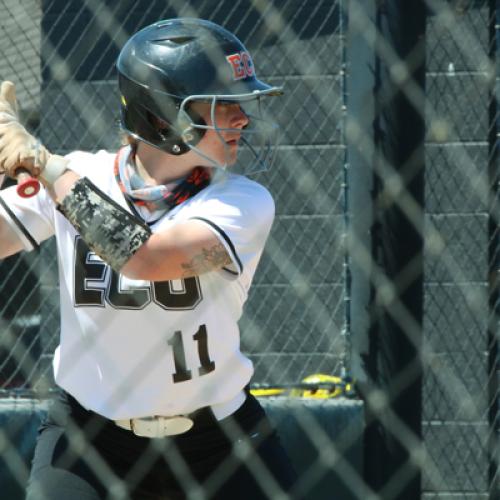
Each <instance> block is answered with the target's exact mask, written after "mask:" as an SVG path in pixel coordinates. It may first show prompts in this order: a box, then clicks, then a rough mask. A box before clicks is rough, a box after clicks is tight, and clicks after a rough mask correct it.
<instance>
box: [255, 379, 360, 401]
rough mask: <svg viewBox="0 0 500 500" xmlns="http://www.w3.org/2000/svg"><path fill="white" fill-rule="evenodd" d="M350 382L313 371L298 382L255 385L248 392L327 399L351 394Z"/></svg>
mask: <svg viewBox="0 0 500 500" xmlns="http://www.w3.org/2000/svg"><path fill="white" fill-rule="evenodd" d="M352 390H353V387H352V384H351V383H349V382H347V383H346V382H345V381H344V380H342V379H341V378H340V377H335V376H333V375H327V374H324V373H315V374H313V375H308V376H307V377H306V378H304V379H303V380H302V382H300V383H298V384H290V385H276V386H265V387H264V386H261V387H255V388H253V389H251V390H250V392H251V393H252V394H253V395H254V396H256V397H267V396H283V395H286V396H289V397H293V398H316V399H327V398H336V397H339V396H343V395H344V396H352Z"/></svg>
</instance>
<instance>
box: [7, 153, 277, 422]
mask: <svg viewBox="0 0 500 500" xmlns="http://www.w3.org/2000/svg"><path fill="white" fill-rule="evenodd" d="M68 158H69V159H70V160H71V163H70V165H69V167H70V168H71V169H72V170H74V171H75V172H77V173H79V174H80V175H82V176H86V177H88V178H89V179H90V180H91V181H92V182H93V183H94V184H96V185H97V186H98V187H99V188H100V189H101V190H102V191H104V192H105V193H106V194H108V195H109V196H110V197H111V198H113V199H114V200H115V201H116V202H118V203H119V204H120V205H121V206H123V207H124V208H125V209H126V210H129V211H130V209H129V207H128V205H127V202H126V200H125V198H124V196H123V194H122V193H121V191H120V188H119V186H118V184H117V182H116V180H115V177H114V172H113V162H114V158H115V155H114V154H113V153H109V152H106V151H100V152H98V153H96V154H91V153H83V152H75V153H71V154H70V155H68ZM0 195H1V197H2V198H3V199H4V201H5V202H6V205H7V206H8V207H9V209H10V212H11V213H10V214H9V213H8V211H6V210H5V209H4V208H2V207H0V211H1V212H2V215H3V216H4V217H5V219H6V220H7V221H9V223H10V224H11V226H12V228H13V229H14V230H15V231H16V232H17V233H18V234H19V237H20V238H21V240H22V241H23V243H24V245H25V248H26V249H27V250H31V249H33V241H30V240H31V239H33V240H35V242H41V241H43V240H45V239H47V238H49V237H50V236H52V235H55V236H56V241H57V254H58V264H59V277H60V296H61V337H60V343H59V346H58V348H57V350H56V352H55V355H54V375H55V380H56V382H57V384H58V385H59V386H60V387H62V388H63V389H65V390H66V391H68V392H69V393H70V394H71V395H72V396H74V397H75V398H76V399H77V400H78V401H79V402H80V403H81V404H82V405H83V406H84V407H86V408H87V409H90V410H93V411H95V412H97V413H100V414H101V415H104V416H105V417H107V418H111V419H127V418H134V417H142V416H148V415H176V414H186V413H190V412H192V411H194V410H195V409H198V408H201V407H204V406H208V405H212V404H217V403H223V402H225V401H227V400H229V399H231V398H232V397H234V396H235V395H236V394H237V393H238V391H240V390H241V389H242V388H243V387H244V386H245V385H247V384H248V382H249V380H250V378H251V376H252V373H253V367H252V363H251V361H250V360H249V359H248V358H247V357H245V356H244V355H243V354H242V353H241V351H240V335H239V329H238V325H237V322H238V320H239V318H240V317H241V314H242V308H243V304H244V303H245V300H246V298H247V292H248V289H249V287H250V284H251V281H252V278H253V275H254V272H255V269H256V266H257V264H258V261H259V259H260V256H261V254H262V250H263V248H264V243H265V241H266V238H267V236H268V234H269V230H270V228H271V225H272V221H273V218H274V203H273V200H272V198H271V196H270V194H269V192H268V191H267V190H266V189H265V188H264V187H263V186H261V185H260V184H258V183H256V182H254V181H251V180H249V179H247V178H245V177H242V176H238V175H234V174H231V173H228V174H227V175H225V176H221V178H220V179H217V178H216V179H215V180H214V181H213V182H212V183H211V184H210V185H209V186H208V187H206V188H205V189H204V190H202V191H201V192H199V193H198V194H197V195H195V196H193V197H192V198H190V199H188V200H187V201H185V202H184V203H182V204H181V205H179V206H177V207H175V208H174V209H172V210H171V211H170V212H168V213H167V214H166V215H165V216H163V217H162V218H161V219H160V220H159V221H157V222H156V223H154V224H153V225H152V226H151V229H152V231H153V232H155V231H159V230H161V229H163V228H166V227H168V226H169V225H171V224H177V223H179V222H182V221H186V220H188V219H196V220H198V221H199V222H200V224H205V225H206V226H207V227H208V228H210V229H211V230H212V231H213V232H214V234H215V235H216V236H217V237H218V238H219V240H220V241H221V243H222V244H223V245H224V247H225V248H226V250H227V252H228V254H229V255H230V256H231V259H232V264H231V265H230V266H228V267H227V268H224V269H222V270H219V271H213V272H209V273H206V274H203V275H201V276H199V277H194V278H188V279H184V280H175V281H170V282H149V281H139V280H131V279H128V278H126V277H124V276H121V275H119V274H118V273H116V272H114V271H113V270H112V269H111V268H110V267H109V266H108V265H107V264H105V263H104V262H103V261H102V260H101V259H100V258H99V257H97V256H96V255H95V254H94V253H93V252H91V251H90V250H89V249H88V247H87V246H86V244H85V243H84V242H83V240H82V239H81V238H80V236H79V235H78V233H77V232H76V230H75V229H74V228H73V226H72V225H71V224H70V223H69V222H68V221H67V220H66V219H65V218H64V217H63V216H62V214H60V213H59V212H58V211H57V210H56V208H55V205H54V203H53V201H52V200H51V198H50V197H49V196H48V195H47V194H46V192H45V191H44V190H43V189H42V190H41V191H40V193H39V194H38V195H37V196H35V197H32V198H28V199H23V198H20V197H19V196H17V194H16V192H15V188H13V187H12V188H7V189H5V190H3V191H1V193H0ZM16 219H17V220H16Z"/></svg>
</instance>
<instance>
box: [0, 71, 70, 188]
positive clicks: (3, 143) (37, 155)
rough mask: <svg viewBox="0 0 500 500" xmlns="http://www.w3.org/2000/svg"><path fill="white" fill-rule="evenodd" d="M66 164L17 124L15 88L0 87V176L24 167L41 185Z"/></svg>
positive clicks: (5, 84) (13, 172) (9, 174)
mask: <svg viewBox="0 0 500 500" xmlns="http://www.w3.org/2000/svg"><path fill="white" fill-rule="evenodd" d="M66 165H67V161H66V160H65V159H64V158H63V157H62V156H58V155H52V154H51V153H50V152H49V151H48V150H47V148H46V147H45V146H43V144H41V142H40V141H39V140H38V139H36V138H35V137H33V136H32V135H31V134H30V133H29V132H28V131H27V130H26V129H25V128H24V127H23V126H22V125H21V123H20V122H19V115H18V106H17V100H16V88H15V86H14V84H13V83H12V82H8V81H5V82H2V84H1V86H0V173H5V174H7V175H8V176H9V177H12V178H15V177H16V171H17V170H18V169H19V168H24V169H26V170H28V172H29V173H30V174H31V175H32V176H34V177H40V179H41V180H42V181H43V182H44V184H53V182H54V181H55V180H56V179H57V178H58V177H59V176H60V175H62V174H63V173H64V171H65V170H66Z"/></svg>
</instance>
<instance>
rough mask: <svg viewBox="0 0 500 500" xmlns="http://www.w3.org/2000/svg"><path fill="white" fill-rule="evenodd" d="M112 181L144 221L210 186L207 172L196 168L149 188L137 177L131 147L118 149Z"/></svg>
mask: <svg viewBox="0 0 500 500" xmlns="http://www.w3.org/2000/svg"><path fill="white" fill-rule="evenodd" d="M115 178H116V181H117V182H118V185H119V186H120V189H121V190H122V192H123V194H124V196H125V198H126V199H127V200H128V201H129V202H131V203H132V204H133V205H134V207H135V209H136V210H137V212H138V213H139V214H140V216H141V217H142V218H143V219H144V220H145V221H146V222H154V221H156V220H158V219H159V218H160V217H161V216H163V215H164V214H165V213H167V212H168V211H169V210H171V209H172V208H173V207H175V206H177V205H179V204H181V203H182V202H184V201H186V200H187V199H189V198H191V197H192V196H194V195H195V194H197V193H199V192H200V191H201V190H202V189H204V188H205V187H207V186H208V185H209V184H210V180H211V171H210V169H208V168H204V167H196V168H194V169H193V170H192V171H191V173H189V175H187V176H186V177H184V178H183V179H178V180H176V181H173V182H170V183H168V184H160V185H158V186H152V185H148V184H146V181H145V180H144V179H143V178H142V177H141V176H140V174H139V172H138V171H137V165H136V163H135V150H134V148H133V147H132V146H125V147H123V148H121V149H120V150H119V151H118V153H117V154H116V158H115Z"/></svg>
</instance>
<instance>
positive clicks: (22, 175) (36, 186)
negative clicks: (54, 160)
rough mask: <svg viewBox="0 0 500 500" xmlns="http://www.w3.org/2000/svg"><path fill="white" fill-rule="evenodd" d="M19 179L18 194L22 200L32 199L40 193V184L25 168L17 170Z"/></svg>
mask: <svg viewBox="0 0 500 500" xmlns="http://www.w3.org/2000/svg"><path fill="white" fill-rule="evenodd" d="M16 179H17V194H18V195H19V196H20V197H21V198H31V197H32V196H35V195H36V194H37V193H38V191H40V183H39V182H38V180H37V179H35V178H34V177H31V175H30V173H29V172H28V170H26V169H25V168H22V167H20V168H18V169H17V170H16Z"/></svg>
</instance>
